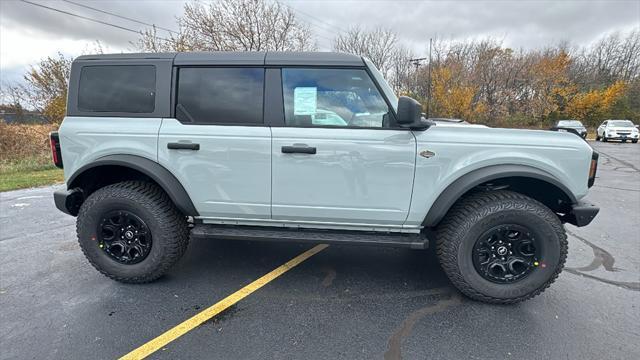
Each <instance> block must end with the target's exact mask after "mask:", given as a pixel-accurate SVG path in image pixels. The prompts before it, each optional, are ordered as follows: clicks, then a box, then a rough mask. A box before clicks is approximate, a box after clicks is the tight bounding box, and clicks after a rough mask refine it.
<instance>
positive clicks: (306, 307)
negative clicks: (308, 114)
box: [0, 143, 640, 359]
mask: <svg viewBox="0 0 640 360" xmlns="http://www.w3.org/2000/svg"><path fill="white" fill-rule="evenodd" d="M592 146H594V147H595V148H596V150H597V151H599V152H600V165H599V172H598V179H597V180H596V184H595V186H594V187H593V188H592V189H591V192H590V194H589V196H588V198H587V199H588V200H589V201H591V202H593V203H596V204H598V205H599V206H600V207H601V211H600V214H599V215H598V217H597V218H596V219H595V220H594V222H593V223H592V224H591V225H590V226H588V227H585V228H576V227H573V226H571V225H568V226H567V230H568V232H569V235H570V236H569V244H570V250H569V259H568V262H567V268H566V270H565V271H564V272H563V273H562V274H561V275H560V278H559V279H558V280H557V281H556V283H555V284H554V285H553V286H552V287H551V288H550V289H548V290H547V291H546V292H544V293H543V294H542V295H540V296H538V297H536V298H534V299H532V300H530V301H527V302H524V303H520V304H517V305H513V306H493V305H486V304H481V303H477V302H474V301H471V300H467V299H466V298H464V297H462V296H461V295H460V294H459V293H458V292H457V291H456V290H454V289H453V288H452V287H451V285H450V284H449V282H448V280H447V279H446V277H445V276H444V274H443V272H442V271H441V270H440V268H439V266H438V264H437V260H436V258H435V256H434V254H433V252H432V251H430V250H427V251H417V250H407V249H389V248H373V247H349V246H334V245H332V246H329V247H328V248H326V249H325V250H323V251H321V252H319V253H318V254H316V255H314V256H313V257H311V258H309V259H308V260H306V261H304V262H302V263H301V264H300V265H298V266H297V267H295V268H293V269H291V270H290V271H288V272H287V273H285V274H284V275H282V276H280V277H278V278H276V279H275V280H273V281H272V282H270V283H268V284H267V285H266V286H264V287H263V288H261V289H259V290H257V291H256V292H255V293H253V294H251V295H249V296H248V297H247V298H245V299H243V300H241V301H240V302H238V303H236V304H235V305H233V306H232V307H231V308H229V309H228V310H226V311H224V312H223V313H221V314H219V315H217V316H215V317H214V318H212V319H211V320H208V321H207V322H205V323H204V324H202V325H200V326H198V327H196V328H195V329H193V330H192V331H190V332H188V333H186V334H185V335H184V336H182V337H180V338H177V339H176V340H175V341H173V342H171V343H169V344H168V345H166V346H164V347H163V348H162V349H161V350H159V351H157V352H155V353H153V354H152V355H151V356H150V358H153V359H265V358H275V359H292V358H296V359H297V358H305V359H371V358H378V359H381V358H384V359H400V358H404V359H418V358H419V359H425V358H428V359H461V358H470V359H476V358H477V359H485V358H491V359H493V358H495V359H516V358H526V359H533V358H536V359H602V358H607V359H632V358H638V357H640V232H639V225H640V146H639V145H638V144H630V143H626V144H620V143H592ZM55 188H56V187H46V188H38V189H29V190H19V191H12V192H5V193H2V194H0V359H41V358H55V359H108V358H117V357H120V356H122V355H125V354H127V353H129V352H130V351H132V350H134V349H136V348H137V347H139V346H140V345H142V344H144V343H146V342H147V341H149V340H151V339H153V338H155V337H157V336H159V335H160V334H162V333H163V332H164V331H166V330H168V329H170V328H172V327H173V326H175V325H177V324H179V323H181V322H182V321H184V320H186V319H188V318H189V317H191V316H193V315H194V314H197V313H199V312H200V311H202V309H204V308H207V307H209V306H211V305H212V304H215V303H217V302H218V301H220V300H221V299H223V298H225V297H226V296H228V295H229V294H232V293H234V292H235V291H236V290H238V289H240V288H242V287H244V286H245V285H247V284H248V283H250V282H252V281H253V280H255V279H257V278H259V277H261V276H262V275H264V274H266V273H268V272H269V271H271V270H273V269H274V268H277V267H278V266H280V265H282V264H283V263H285V262H286V261H288V260H290V259H292V258H294V257H295V256H297V255H298V254H300V253H302V252H304V251H305V250H307V249H309V248H311V247H312V246H313V245H306V244H280V243H259V242H248V241H247V242H242V241H235V242H233V241H212V240H209V241H193V242H192V243H191V244H190V247H189V249H188V251H187V254H186V255H185V257H184V258H183V259H182V261H181V262H180V263H179V264H178V265H177V266H176V267H175V268H173V269H172V270H171V271H170V273H169V274H168V275H167V276H165V277H163V278H161V279H160V280H159V281H157V282H154V283H151V284H146V285H124V284H120V283H117V282H114V281H111V280H109V279H107V278H106V277H103V276H102V275H100V274H99V273H98V272H97V271H95V270H94V269H93V268H92V267H91V266H90V265H89V264H88V262H87V261H86V260H85V258H84V256H83V255H82V253H81V251H80V249H79V247H78V245H77V242H76V238H75V226H74V220H75V219H74V218H72V217H70V216H67V215H64V214H62V213H61V212H59V211H57V210H56V209H55V207H54V205H53V200H52V196H51V193H52V191H53V190H54V189H55Z"/></svg>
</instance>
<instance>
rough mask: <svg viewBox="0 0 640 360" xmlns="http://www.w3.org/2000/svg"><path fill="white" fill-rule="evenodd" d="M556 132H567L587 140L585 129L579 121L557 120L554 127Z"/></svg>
mask: <svg viewBox="0 0 640 360" xmlns="http://www.w3.org/2000/svg"><path fill="white" fill-rule="evenodd" d="M554 129H557V130H569V131H571V132H575V133H576V134H577V135H578V136H580V137H581V138H583V139H586V138H587V128H586V127H585V126H584V125H582V122H580V121H579V120H558V121H557V122H556V124H555V126H554Z"/></svg>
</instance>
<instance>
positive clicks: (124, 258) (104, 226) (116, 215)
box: [97, 210, 152, 265]
mask: <svg viewBox="0 0 640 360" xmlns="http://www.w3.org/2000/svg"><path fill="white" fill-rule="evenodd" d="M97 234H98V246H99V247H100V248H101V249H102V250H103V251H104V252H105V253H107V254H108V255H109V257H111V258H112V259H114V260H115V261H117V262H119V263H122V264H127V265H131V264H137V263H139V262H141V261H142V260H144V259H145V258H146V257H147V255H149V252H150V251H151V244H152V238H151V231H150V230H149V227H148V226H147V224H145V222H144V221H143V220H142V219H141V218H140V217H139V216H137V215H135V214H134V213H132V212H130V211H126V210H113V211H109V212H108V213H106V214H104V216H102V219H101V220H100V223H99V225H98V231H97Z"/></svg>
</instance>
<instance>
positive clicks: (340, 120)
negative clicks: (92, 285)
mask: <svg viewBox="0 0 640 360" xmlns="http://www.w3.org/2000/svg"><path fill="white" fill-rule="evenodd" d="M51 147H52V152H53V159H54V162H55V164H56V165H57V166H59V167H63V163H64V167H63V168H64V175H65V180H66V189H65V190H59V191H56V192H55V194H54V200H55V204H56V206H57V208H58V209H60V210H61V211H63V212H65V213H67V214H70V215H73V216H77V235H78V241H79V243H80V247H81V249H82V251H83V252H84V254H85V256H86V257H87V259H88V260H89V262H90V263H91V264H92V265H93V266H94V267H95V268H96V269H97V270H99V271H100V272H101V273H103V274H104V275H106V276H108V277H110V278H112V279H115V280H118V281H122V282H128V283H143V282H149V281H152V280H155V279H157V278H158V277H160V276H161V275H162V274H163V273H165V272H166V271H167V270H168V269H169V268H170V267H171V266H172V265H173V264H175V263H176V262H177V261H178V259H180V257H181V256H182V254H183V253H184V251H185V248H186V247H187V243H188V241H189V239H190V238H226V239H251V240H277V241H302V242H307V243H309V244H312V243H338V244H365V245H384V246H397V247H408V248H413V249H424V248H426V247H427V246H428V245H429V244H432V245H433V244H434V245H435V251H436V253H437V256H438V258H439V261H440V263H441V265H442V268H443V269H444V271H445V273H446V274H447V276H448V277H449V279H450V280H451V282H452V283H453V284H454V285H455V286H456V287H457V288H458V289H460V291H461V292H462V293H464V294H465V295H467V296H469V297H471V298H473V299H477V300H481V301H485V302H491V303H503V304H504V303H515V302H518V301H521V300H525V299H528V298H531V297H533V296H535V295H537V294H539V293H541V292H542V291H543V290H544V289H546V288H547V287H548V286H549V285H550V284H551V283H552V282H553V281H554V280H555V279H556V277H557V276H558V274H559V273H560V271H561V270H562V268H563V266H564V263H565V259H566V256H567V236H566V233H565V230H564V227H563V223H571V224H573V225H576V226H585V225H587V224H589V223H590V222H591V220H592V219H593V218H594V217H595V216H596V214H597V213H598V208H597V207H595V206H592V205H589V204H587V203H585V202H583V201H581V199H582V198H584V197H585V195H587V191H588V189H589V187H591V185H592V184H593V182H594V179H595V176H596V167H597V160H598V154H597V153H596V152H594V151H593V149H591V147H590V146H589V145H588V144H587V142H585V141H584V140H582V139H581V138H579V137H577V136H575V135H573V134H569V133H558V132H550V131H531V130H515V129H496V128H489V127H486V126H480V125H471V124H458V123H447V122H436V121H432V120H429V119H425V118H424V117H423V114H422V109H421V105H420V104H419V103H418V102H417V101H415V100H413V99H411V98H408V97H400V98H398V97H396V94H394V92H393V91H392V89H391V88H390V87H389V85H388V84H387V82H386V81H385V79H384V78H383V77H382V75H381V74H380V72H379V71H378V70H377V69H376V68H375V66H374V65H373V64H372V63H371V62H370V61H369V60H368V59H366V58H363V57H359V56H354V55H349V54H339V53H286V52H243V53H234V52H212V53H157V54H119V55H90V56H81V57H79V58H77V59H75V61H74V62H73V65H72V69H71V77H70V82H69V93H68V103H67V114H66V117H65V119H64V121H63V122H62V125H61V126H60V128H59V131H58V132H56V133H52V134H51Z"/></svg>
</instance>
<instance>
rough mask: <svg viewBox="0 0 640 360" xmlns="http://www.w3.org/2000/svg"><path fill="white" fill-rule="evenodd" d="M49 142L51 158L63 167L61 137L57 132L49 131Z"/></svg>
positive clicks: (55, 163)
mask: <svg viewBox="0 0 640 360" xmlns="http://www.w3.org/2000/svg"><path fill="white" fill-rule="evenodd" d="M49 144H50V145H51V158H52V159H53V164H54V165H55V166H57V167H59V168H61V169H62V152H61V151H60V137H59V136H58V133H57V132H55V131H54V132H51V133H49Z"/></svg>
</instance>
